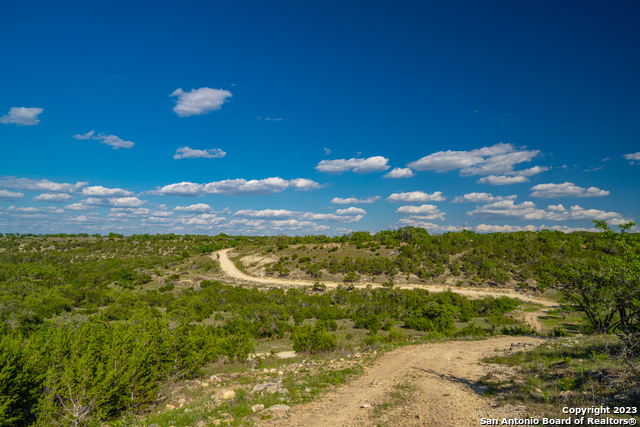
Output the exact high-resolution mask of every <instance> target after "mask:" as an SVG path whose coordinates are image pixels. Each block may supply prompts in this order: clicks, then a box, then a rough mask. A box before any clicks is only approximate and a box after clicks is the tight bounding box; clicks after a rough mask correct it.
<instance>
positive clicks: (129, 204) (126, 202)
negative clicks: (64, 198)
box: [65, 197, 147, 208]
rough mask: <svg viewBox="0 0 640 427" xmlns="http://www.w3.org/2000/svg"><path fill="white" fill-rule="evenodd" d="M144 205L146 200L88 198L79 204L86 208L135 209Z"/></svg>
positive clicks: (133, 198)
mask: <svg viewBox="0 0 640 427" xmlns="http://www.w3.org/2000/svg"><path fill="white" fill-rule="evenodd" d="M146 203H147V201H146V200H140V199H138V198H137V197H89V198H87V199H84V200H80V204H81V205H86V206H112V207H121V208H137V207H140V206H143V205H144V204H146ZM65 208H66V206H65Z"/></svg>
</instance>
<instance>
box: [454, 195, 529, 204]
mask: <svg viewBox="0 0 640 427" xmlns="http://www.w3.org/2000/svg"><path fill="white" fill-rule="evenodd" d="M517 197H518V196H516V195H513V196H504V197H502V196H493V195H492V194H491V193H469V194H465V195H464V196H457V197H456V198H455V199H453V201H451V203H490V202H499V201H501V200H515V199H516V198H517Z"/></svg>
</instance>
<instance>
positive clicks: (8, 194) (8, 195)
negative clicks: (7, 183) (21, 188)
mask: <svg viewBox="0 0 640 427" xmlns="http://www.w3.org/2000/svg"><path fill="white" fill-rule="evenodd" d="M23 197H24V194H23V193H14V192H13V191H8V190H0V200H18V199H21V198H23Z"/></svg>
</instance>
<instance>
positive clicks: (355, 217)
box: [233, 208, 366, 223]
mask: <svg viewBox="0 0 640 427" xmlns="http://www.w3.org/2000/svg"><path fill="white" fill-rule="evenodd" d="M355 209H358V208H353V210H350V209H343V210H344V211H345V214H342V215H341V214H316V213H313V212H297V211H289V210H286V209H263V210H259V211H256V210H253V209H244V210H239V211H237V212H236V213H234V214H233V215H234V216H238V217H245V218H263V219H298V220H307V221H334V222H345V223H349V222H358V221H360V220H361V219H362V217H363V215H364V214H361V213H359V212H356V211H355ZM362 211H363V212H364V210H362ZM364 213H365V214H366V212H364Z"/></svg>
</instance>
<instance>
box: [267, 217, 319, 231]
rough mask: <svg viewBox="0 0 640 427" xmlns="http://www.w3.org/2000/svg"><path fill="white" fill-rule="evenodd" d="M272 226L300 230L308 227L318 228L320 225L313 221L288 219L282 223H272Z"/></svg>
mask: <svg viewBox="0 0 640 427" xmlns="http://www.w3.org/2000/svg"><path fill="white" fill-rule="evenodd" d="M270 224H271V226H273V227H286V228H289V229H293V230H299V229H301V228H307V227H317V226H318V224H316V223H315V222H311V221H298V220H297V219H287V220H281V221H271V222H270Z"/></svg>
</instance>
